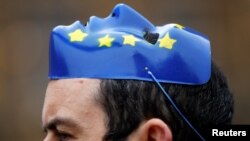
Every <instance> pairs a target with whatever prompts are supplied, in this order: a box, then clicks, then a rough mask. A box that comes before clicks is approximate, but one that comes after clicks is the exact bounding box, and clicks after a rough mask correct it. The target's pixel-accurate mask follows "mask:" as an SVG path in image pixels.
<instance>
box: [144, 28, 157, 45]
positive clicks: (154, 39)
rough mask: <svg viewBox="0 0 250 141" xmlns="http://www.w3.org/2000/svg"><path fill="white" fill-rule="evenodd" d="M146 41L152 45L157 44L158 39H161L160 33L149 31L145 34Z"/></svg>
mask: <svg viewBox="0 0 250 141" xmlns="http://www.w3.org/2000/svg"><path fill="white" fill-rule="evenodd" d="M143 37H144V39H145V40H146V41H148V42H149V43H151V44H156V42H157V40H158V38H159V33H150V32H148V31H147V30H146V31H145V32H144V35H143Z"/></svg>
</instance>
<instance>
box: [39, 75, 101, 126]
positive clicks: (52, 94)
mask: <svg viewBox="0 0 250 141" xmlns="http://www.w3.org/2000/svg"><path fill="white" fill-rule="evenodd" d="M99 85H100V81H99V80H97V79H60V80H52V81H50V82H49V84H48V87H47V91H46V96H45V101H44V108H43V117H42V118H43V123H44V124H45V123H47V122H49V121H50V120H52V119H55V118H58V117H63V118H74V119H76V120H81V118H82V116H85V119H86V120H87V119H88V118H93V117H94V116H95V113H96V112H100V109H101V108H100V107H99V104H98V102H97V101H96V98H97V97H98V92H99ZM98 110H99V111H98Z"/></svg>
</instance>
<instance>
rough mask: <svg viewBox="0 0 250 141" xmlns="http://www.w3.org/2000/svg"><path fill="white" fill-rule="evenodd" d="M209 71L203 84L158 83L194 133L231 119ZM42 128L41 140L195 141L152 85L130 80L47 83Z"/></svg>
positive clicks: (219, 82) (225, 92)
mask: <svg viewBox="0 0 250 141" xmlns="http://www.w3.org/2000/svg"><path fill="white" fill-rule="evenodd" d="M212 68H213V69H212V76H211V79H210V81H209V82H208V83H207V84H204V85H200V86H188V85H178V84H164V88H165V89H166V90H167V91H168V92H169V94H170V95H171V97H172V98H173V99H174V100H175V102H176V103H177V104H178V106H179V107H180V108H181V110H183V112H184V113H185V114H186V116H187V117H188V118H189V119H190V121H191V122H192V123H193V124H194V126H195V127H197V129H199V130H200V131H205V130H206V128H208V127H209V126H211V125H225V124H229V123H230V122H231V120H232V114H233V99H232V95H231V93H230V91H229V89H228V86H227V83H226V80H225V78H224V76H223V74H222V73H221V72H220V71H219V70H218V68H217V67H216V66H214V65H213V67H212ZM43 124H44V128H45V131H46V132H47V136H46V138H45V141H58V140H63V141H64V140H65V141H67V140H75V141H78V140H79V141H80V140H86V141H87V140H89V141H93V140H95V141H98V140H100V141H101V140H111V141H118V140H119V141H122V140H127V141H151V140H153V141H160V140H171V139H172V138H173V139H174V140H182V141H183V140H197V136H196V135H195V134H194V133H193V131H192V130H191V129H190V128H189V127H188V126H187V125H186V124H185V122H184V121H183V120H182V119H181V118H180V117H179V116H178V115H177V113H176V111H175V110H174V109H173V108H172V107H171V105H170V104H169V103H168V101H167V100H166V98H165V97H164V95H163V94H162V92H161V91H160V89H159V88H158V87H157V86H156V85H155V83H153V82H145V81H136V80H97V79H61V80H52V81H50V82H49V85H48V88H47V92H46V98H45V103H44V109H43Z"/></svg>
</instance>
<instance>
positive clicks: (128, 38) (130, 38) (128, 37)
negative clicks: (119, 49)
mask: <svg viewBox="0 0 250 141" xmlns="http://www.w3.org/2000/svg"><path fill="white" fill-rule="evenodd" d="M122 37H123V38H124V41H123V44H124V45H126V44H127V45H131V46H135V42H137V41H139V40H138V39H137V38H135V36H133V35H124V36H122Z"/></svg>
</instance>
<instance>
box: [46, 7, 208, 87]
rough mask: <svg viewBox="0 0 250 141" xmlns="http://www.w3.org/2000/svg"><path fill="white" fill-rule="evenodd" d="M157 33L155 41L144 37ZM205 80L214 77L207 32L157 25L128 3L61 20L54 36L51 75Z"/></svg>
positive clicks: (175, 80) (51, 46)
mask: <svg viewBox="0 0 250 141" xmlns="http://www.w3.org/2000/svg"><path fill="white" fill-rule="evenodd" d="M146 32H150V33H158V34H159V38H158V40H157V42H156V43H155V44H151V43H149V42H148V41H147V40H145V39H144V35H145V33H146ZM145 67H147V68H149V69H150V70H151V72H152V73H154V74H155V77H157V79H158V80H159V81H160V82H168V83H178V84H192V85H194V84H204V83H206V82H207V81H208V80H209V79H210V74H211V50H210V42H209V40H208V38H207V37H205V36H204V35H202V34H201V33H198V32H197V31H194V30H193V29H190V28H187V27H183V26H181V25H179V24H166V25H164V26H159V27H156V26H155V25H153V24H152V23H151V22H149V21H148V20H147V19H146V18H144V17H143V16H142V15H140V14H139V13H138V12H136V11H135V10H134V9H132V8H131V7H129V6H127V5H125V4H118V5H117V6H116V7H115V8H114V9H113V10H112V12H111V14H110V15H109V16H108V17H106V18H98V17H95V16H92V17H91V18H90V19H89V22H88V24H87V25H86V26H84V25H83V24H82V23H81V22H79V21H76V22H75V23H73V24H72V25H69V26H57V27H55V28H54V29H53V31H52V33H51V40H50V66H49V78H50V79H65V78H98V79H135V80H145V81H153V79H152V78H151V77H150V76H149V75H148V73H147V71H145Z"/></svg>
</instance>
